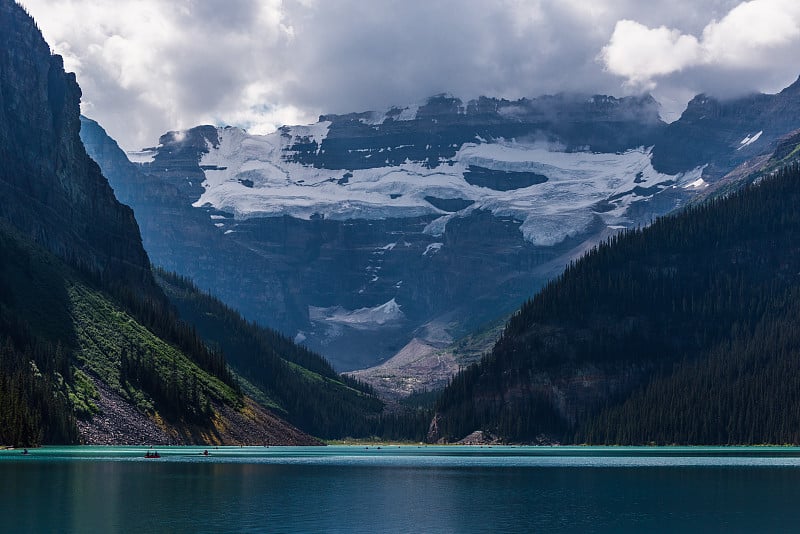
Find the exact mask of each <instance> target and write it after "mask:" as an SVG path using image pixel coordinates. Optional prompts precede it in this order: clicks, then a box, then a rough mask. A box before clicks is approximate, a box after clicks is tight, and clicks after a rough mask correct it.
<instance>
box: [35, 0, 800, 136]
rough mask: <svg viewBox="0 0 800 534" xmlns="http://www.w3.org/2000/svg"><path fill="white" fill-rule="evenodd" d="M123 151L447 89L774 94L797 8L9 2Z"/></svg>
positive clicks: (633, 2) (676, 101)
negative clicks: (196, 132) (177, 134)
mask: <svg viewBox="0 0 800 534" xmlns="http://www.w3.org/2000/svg"><path fill="white" fill-rule="evenodd" d="M20 3H21V4H23V5H24V6H25V7H26V8H27V9H28V11H29V12H30V13H31V14H32V15H33V17H34V18H35V19H36V20H37V22H38V23H39V26H40V27H41V28H42V31H43V32H44V35H45V38H46V39H47V40H48V42H49V43H50V45H51V47H52V48H53V50H54V51H55V52H56V53H59V54H62V55H63V56H64V57H65V64H66V67H67V69H68V70H72V71H74V72H75V73H77V75H78V81H79V83H80V84H81V87H82V89H83V94H84V97H83V112H84V113H85V114H86V115H88V116H90V117H92V118H94V119H96V120H98V121H99V122H100V123H101V124H102V125H103V126H105V128H106V129H107V130H108V132H109V133H110V134H111V135H112V136H113V137H114V138H116V139H117V140H118V141H119V142H120V144H121V145H122V146H123V148H125V149H127V150H132V149H137V148H141V147H144V146H152V145H154V144H156V143H157V141H158V137H159V136H160V135H161V134H162V133H164V132H166V131H168V130H173V129H180V128H188V127H191V126H195V125H197V124H204V123H206V124H207V123H213V124H233V125H238V126H242V127H245V128H247V129H248V130H250V131H251V132H254V133H266V132H267V131H271V130H272V129H274V128H275V127H277V126H279V125H281V124H299V123H308V122H313V121H315V120H316V117H317V116H318V115H319V114H320V113H341V112H348V111H365V110H371V109H382V108H387V107H389V106H391V105H395V104H407V103H414V102H418V101H420V100H422V99H424V98H425V97H427V96H430V95H433V94H437V93H442V92H447V93H451V94H454V95H456V96H459V97H462V98H465V99H468V98H473V97H476V96H479V95H490V96H500V97H506V98H520V97H523V96H537V95H541V94H546V93H556V92H562V91H569V92H584V93H606V94H613V95H617V96H622V95H626V94H637V93H642V92H645V91H649V92H652V93H653V94H654V95H655V96H656V98H657V99H658V100H659V101H660V102H662V106H663V115H665V116H667V117H674V116H675V113H680V111H681V110H682V109H683V107H684V106H685V103H686V102H687V101H688V99H689V98H690V97H691V96H692V95H694V94H696V93H699V92H705V93H709V94H714V95H718V96H720V97H723V98H725V97H731V96H735V95H738V94H743V93H746V92H750V91H765V92H776V91H778V90H780V89H781V88H783V87H785V86H786V85H788V84H790V83H791V82H793V81H794V80H795V79H797V77H798V75H800V62H797V61H796V59H797V58H798V57H800V2H798V1H797V0H750V1H748V2H741V1H737V0H669V1H661V0H654V1H652V2H642V1H641V0H114V1H109V0H21V1H20Z"/></svg>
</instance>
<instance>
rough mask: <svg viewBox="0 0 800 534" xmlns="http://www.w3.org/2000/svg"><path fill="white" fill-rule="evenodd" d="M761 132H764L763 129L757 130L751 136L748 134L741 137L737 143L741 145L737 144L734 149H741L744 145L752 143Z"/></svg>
mask: <svg viewBox="0 0 800 534" xmlns="http://www.w3.org/2000/svg"><path fill="white" fill-rule="evenodd" d="M763 133H764V130H761V131H760V132H758V133H757V134H754V135H752V136H750V135H748V136H747V137H745V138H744V139H742V140H741V141H740V142H739V145H741V146H739V148H737V149H736V150H741V149H743V148H744V147H746V146H750V145H752V144H753V143H755V142H756V141H758V138H759V137H761V134H763Z"/></svg>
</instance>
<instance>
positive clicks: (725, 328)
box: [432, 166, 800, 443]
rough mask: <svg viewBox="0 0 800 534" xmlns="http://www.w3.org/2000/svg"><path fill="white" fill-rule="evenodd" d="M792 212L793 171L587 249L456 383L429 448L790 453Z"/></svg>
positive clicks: (795, 232) (794, 420) (799, 195)
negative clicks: (707, 448)
mask: <svg viewBox="0 0 800 534" xmlns="http://www.w3.org/2000/svg"><path fill="white" fill-rule="evenodd" d="M798 202H800V170H799V169H798V167H796V166H795V167H792V168H791V169H789V170H786V171H783V172H781V173H779V175H778V176H777V177H773V178H768V179H765V180H763V181H762V182H761V183H760V184H759V185H757V186H751V187H749V188H748V189H746V190H744V191H742V192H740V193H736V194H733V195H730V196H729V197H727V198H723V199H717V200H714V201H711V202H709V203H707V204H703V205H700V206H696V207H693V208H691V209H689V210H687V211H686V212H685V213H682V214H680V215H677V216H673V217H666V218H663V219H660V220H658V221H657V222H656V223H655V224H653V225H652V226H651V227H649V228H647V229H645V230H641V231H639V230H637V231H632V232H628V233H626V234H624V235H622V236H619V237H615V238H613V239H611V240H610V241H609V242H608V243H606V244H603V245H601V246H599V247H598V248H596V249H594V250H592V251H591V252H590V253H589V254H588V255H587V256H586V257H584V258H582V259H581V260H580V261H578V262H576V263H574V264H572V265H570V267H569V268H568V269H567V270H566V272H565V273H564V274H563V275H562V276H561V277H559V278H558V279H557V280H556V281H554V282H552V283H550V284H549V285H548V286H547V287H546V288H545V289H543V290H542V291H541V292H540V293H539V294H538V295H536V297H534V298H533V299H532V300H531V301H530V302H528V303H527V304H526V305H525V306H523V307H522V309H521V310H520V311H519V312H518V313H517V314H516V315H515V316H514V318H513V319H512V320H511V321H510V322H509V324H508V325H507V327H506V329H505V331H504V333H503V336H502V338H501V339H500V341H499V342H498V344H497V345H496V346H495V347H494V349H493V351H492V353H491V355H490V356H488V357H487V358H486V359H485V360H484V361H482V362H481V363H480V364H479V365H476V366H473V367H471V368H469V369H467V370H465V371H464V372H463V373H461V374H460V375H458V376H457V377H456V378H455V379H454V380H453V382H452V384H451V385H450V386H449V387H448V388H447V390H446V391H445V393H444V394H443V396H442V397H441V398H440V400H439V404H438V410H439V414H440V415H439V417H438V418H437V421H436V423H437V425H436V427H437V428H436V429H438V433H439V435H438V436H432V437H445V438H448V439H458V438H460V437H461V436H463V435H466V434H468V433H470V432H472V431H473V430H476V429H488V430H492V431H494V432H498V433H500V434H501V435H502V436H504V437H505V438H506V439H510V440H517V441H533V440H536V439H537V437H538V438H540V439H546V440H550V439H555V440H566V441H573V440H577V441H589V442H601V443H605V442H610V443H647V442H651V441H656V442H660V443H672V442H678V443H762V442H797V441H798V435H797V433H796V430H795V429H796V428H798V426H800V419H798V417H800V416H799V415H798V414H800V404H799V403H800V397H798V396H797V395H796V394H795V393H794V392H793V389H792V388H791V387H790V386H787V385H786V384H779V383H775V380H780V378H779V377H781V376H782V374H783V373H788V375H787V376H794V375H796V373H797V370H796V369H795V368H796V366H797V361H798V360H797V358H796V350H795V348H794V347H793V345H792V341H791V340H792V339H794V338H793V336H794V331H795V329H796V327H795V326H794V325H795V323H796V321H797V319H798V315H797V313H798V309H797V306H796V305H795V304H794V301H795V296H796V295H797V292H798V290H799V289H800V278H798V274H797V273H799V272H800V247H798V238H800V214H799V213H798V211H797V209H796V206H797V205H798ZM757 347H760V349H757ZM743 384H745V385H746V386H747V387H742V386H743ZM789 384H791V383H789ZM778 399H779V400H778ZM781 405H782V406H781ZM598 414H599V415H598ZM756 422H757V424H756Z"/></svg>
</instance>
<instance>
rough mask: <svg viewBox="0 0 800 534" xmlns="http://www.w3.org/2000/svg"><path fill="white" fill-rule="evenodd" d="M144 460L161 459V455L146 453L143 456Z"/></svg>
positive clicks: (156, 452) (155, 452)
mask: <svg viewBox="0 0 800 534" xmlns="http://www.w3.org/2000/svg"><path fill="white" fill-rule="evenodd" d="M144 457H145V458H161V455H160V454H158V451H147V452H146V453H145V454H144Z"/></svg>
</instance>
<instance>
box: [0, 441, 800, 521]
mask: <svg viewBox="0 0 800 534" xmlns="http://www.w3.org/2000/svg"><path fill="white" fill-rule="evenodd" d="M146 450H147V449H146V448H144V447H45V448H41V449H31V450H30V453H29V454H28V455H22V454H21V452H20V451H19V450H16V451H15V450H9V451H0V480H1V481H2V483H0V532H9V533H16V532H103V533H105V532H137V533H138V532H287V533H288V532H422V533H428V532H454V533H469V532H615V533H616V532H704V533H710V532H798V531H800V449H798V448H789V447H753V448H737V447H723V448H696V447H687V448H680V447H676V448H672V447H667V448H627V447H614V448H589V447H491V448H489V447H424V446H420V447H417V446H403V447H396V446H393V447H389V446H383V447H381V448H380V449H379V448H377V447H374V446H370V447H369V448H365V446H352V447H347V446H342V447H339V446H330V447H308V448H307V447H271V448H265V447H245V448H239V447H224V448H220V449H208V450H209V453H210V455H209V456H208V457H206V456H203V455H202V451H203V450H204V449H203V448H202V447H200V448H198V447H166V448H163V447H162V448H158V449H157V450H158V452H159V453H160V455H161V458H159V459H145V458H144V454H145V451H146Z"/></svg>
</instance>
